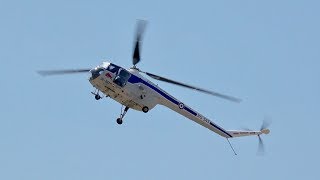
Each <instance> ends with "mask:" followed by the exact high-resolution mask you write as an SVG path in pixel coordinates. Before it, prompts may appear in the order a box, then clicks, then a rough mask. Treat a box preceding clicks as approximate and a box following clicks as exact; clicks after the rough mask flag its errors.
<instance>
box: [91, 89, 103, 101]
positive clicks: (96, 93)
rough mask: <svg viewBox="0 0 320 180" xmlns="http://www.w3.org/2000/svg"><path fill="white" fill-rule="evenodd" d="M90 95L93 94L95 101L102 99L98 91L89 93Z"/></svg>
mask: <svg viewBox="0 0 320 180" xmlns="http://www.w3.org/2000/svg"><path fill="white" fill-rule="evenodd" d="M91 94H93V95H94V98H95V99H96V100H100V99H101V98H102V97H101V96H100V94H99V90H95V91H94V92H91Z"/></svg>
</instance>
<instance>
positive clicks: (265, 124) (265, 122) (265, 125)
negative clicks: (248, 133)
mask: <svg viewBox="0 0 320 180" xmlns="http://www.w3.org/2000/svg"><path fill="white" fill-rule="evenodd" d="M270 124H271V118H270V117H267V116H266V117H264V119H263V122H262V125H261V128H260V130H263V129H267V128H268V127H269V126H270Z"/></svg>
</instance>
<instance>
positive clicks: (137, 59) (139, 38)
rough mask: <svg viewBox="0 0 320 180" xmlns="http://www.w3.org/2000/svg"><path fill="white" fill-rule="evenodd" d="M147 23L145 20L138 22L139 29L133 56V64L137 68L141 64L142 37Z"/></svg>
mask: <svg viewBox="0 0 320 180" xmlns="http://www.w3.org/2000/svg"><path fill="white" fill-rule="evenodd" d="M146 25H147V21H145V20H138V21H137V25H136V26H137V29H136V36H135V40H134V50H133V56H132V64H133V65H134V66H135V65H136V64H138V63H139V62H140V58H141V57H140V51H141V47H140V46H141V41H142V35H143V32H144V30H145V28H146Z"/></svg>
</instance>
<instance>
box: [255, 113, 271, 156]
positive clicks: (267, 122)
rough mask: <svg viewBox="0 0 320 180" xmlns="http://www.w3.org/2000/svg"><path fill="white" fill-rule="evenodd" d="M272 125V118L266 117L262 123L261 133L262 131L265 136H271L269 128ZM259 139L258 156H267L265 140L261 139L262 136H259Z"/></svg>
mask: <svg viewBox="0 0 320 180" xmlns="http://www.w3.org/2000/svg"><path fill="white" fill-rule="evenodd" d="M270 124H271V119H270V117H267V116H265V117H264V120H263V122H262V125H261V128H260V131H261V132H262V133H263V134H269V132H270V130H269V129H268V127H269V126H270ZM258 138H259V146H258V152H257V154H258V155H264V154H265V147H264V143H263V140H262V138H261V137H260V135H258Z"/></svg>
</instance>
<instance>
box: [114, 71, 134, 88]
mask: <svg viewBox="0 0 320 180" xmlns="http://www.w3.org/2000/svg"><path fill="white" fill-rule="evenodd" d="M130 75H131V74H130V73H129V72H128V71H127V70H125V69H122V68H120V69H119V71H118V73H117V76H116V77H115V78H114V80H113V82H114V83H115V84H117V85H119V86H120V87H124V86H125V85H126V84H127V82H128V79H129V78H130Z"/></svg>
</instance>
